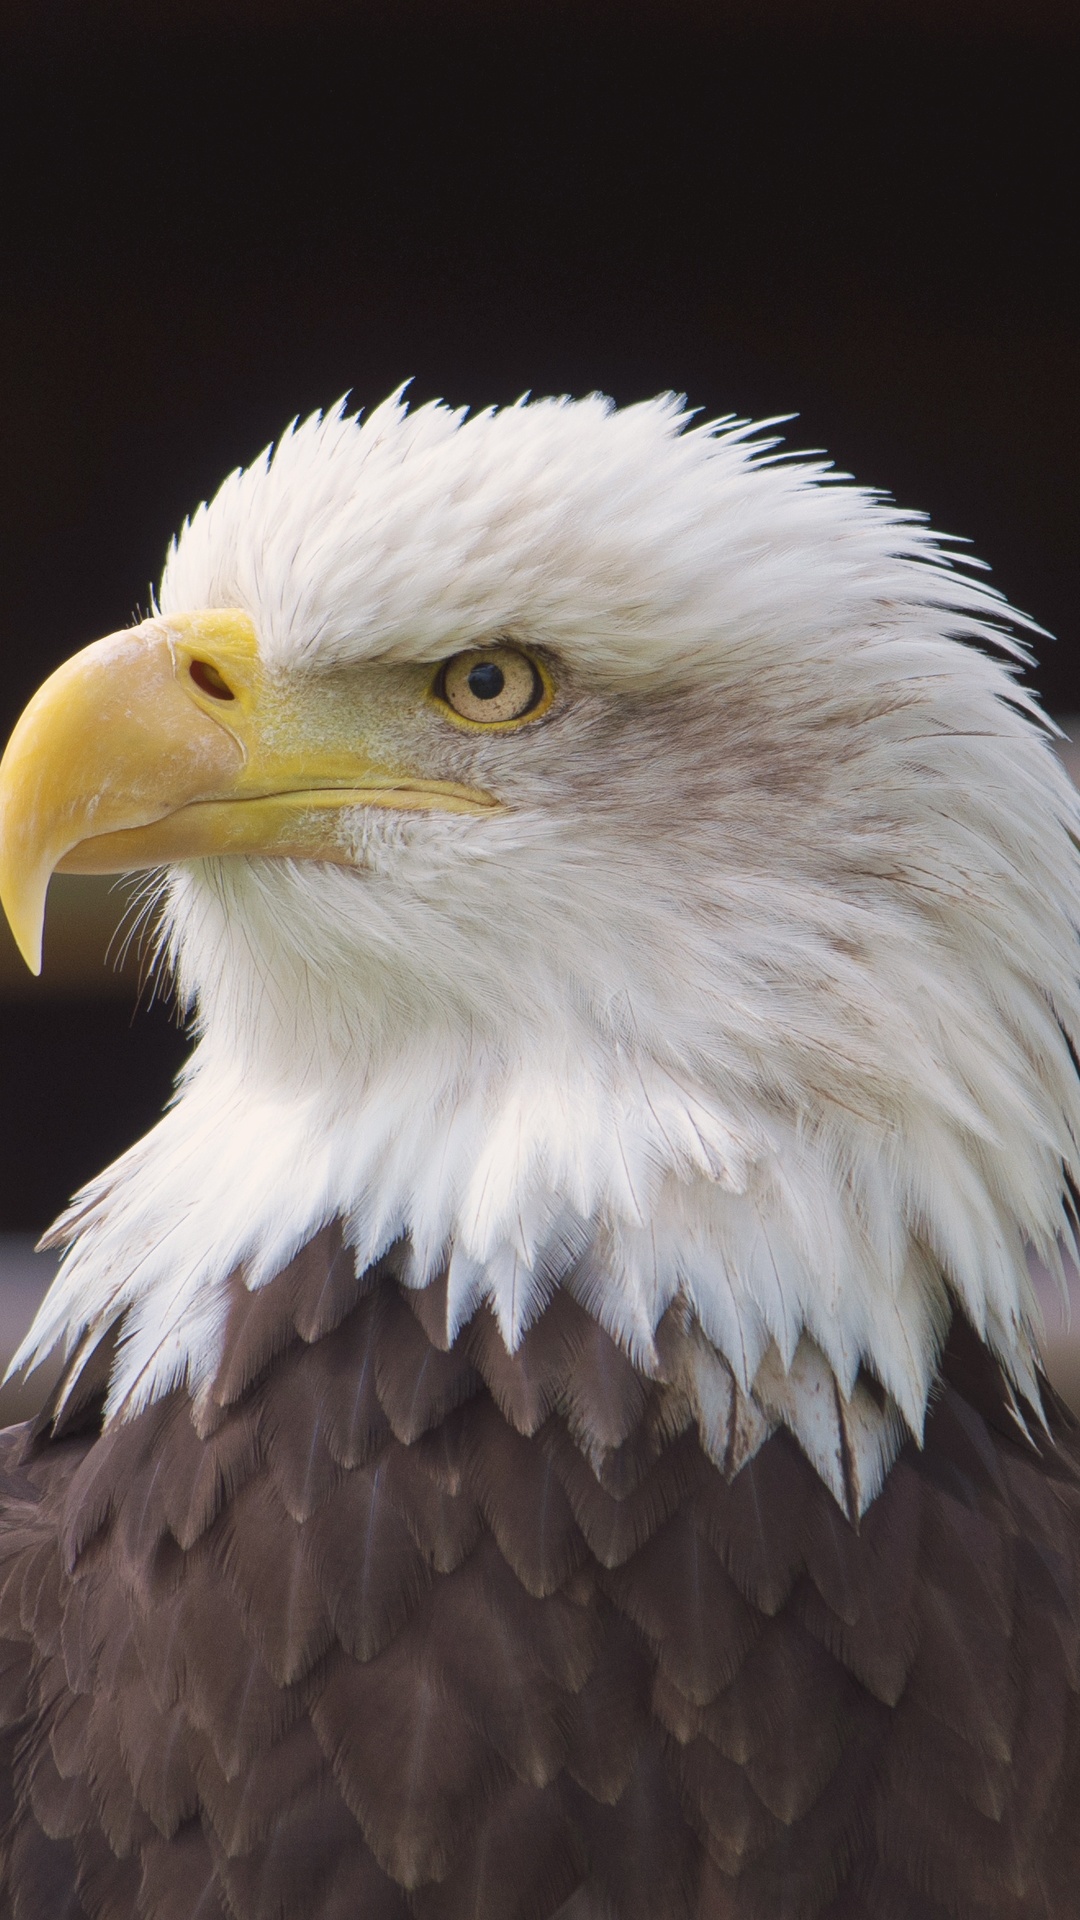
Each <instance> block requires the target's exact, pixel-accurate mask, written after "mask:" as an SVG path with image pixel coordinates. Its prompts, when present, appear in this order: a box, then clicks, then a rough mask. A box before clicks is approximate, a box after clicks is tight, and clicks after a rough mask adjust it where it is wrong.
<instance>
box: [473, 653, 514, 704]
mask: <svg viewBox="0 0 1080 1920" xmlns="http://www.w3.org/2000/svg"><path fill="white" fill-rule="evenodd" d="M505 685H506V675H505V673H504V672H503V670H502V668H501V667H497V666H496V665H495V662H494V661H493V660H480V661H478V662H477V664H476V666H475V667H470V669H469V692H470V693H472V694H475V695H476V698H477V699H478V700H494V699H496V698H497V696H498V695H499V694H500V693H501V692H502V690H503V688H504V687H505Z"/></svg>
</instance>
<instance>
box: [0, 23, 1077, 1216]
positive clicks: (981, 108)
mask: <svg viewBox="0 0 1080 1920" xmlns="http://www.w3.org/2000/svg"><path fill="white" fill-rule="evenodd" d="M1078 47H1080V9H1077V7H1076V5H1075V3H1074V0H1067V3H1066V0H1063V3H1062V4H1060V5H1057V4H1053V0H1043V3H1042V4H1039V0H968V4H959V3H955V4H954V3H953V0H936V4H933V5H931V4H929V0H927V3H926V4H923V5H918V4H907V5H900V4H895V5H893V4H888V0H879V3H878V4H877V5H874V4H873V3H872V0H862V3H861V4H858V5H856V4H850V5H847V4H840V5H837V4H833V5H830V4H828V3H827V0H825V3H823V4H819V5H813V6H811V5H798V4H793V3H790V0H789V4H787V5H783V4H773V3H770V0H756V4H749V3H747V4H744V5H725V4H723V0H713V4H710V5H705V4H701V5H697V6H695V5H693V4H690V3H689V0H687V4H680V3H679V0H666V4H664V5H659V4H657V5H653V6H649V5H635V4H633V0H623V4H620V5H617V6H616V5H601V4H599V3H598V0H576V3H575V4H574V5H556V4H549V5H543V4H539V3H535V4H530V0H516V4H513V5H504V6H499V5H496V4H494V0H492V3H491V4H488V5H483V4H475V5H466V4H456V5H455V4H450V3H449V0H447V3H445V4H442V5H439V4H435V3H434V0H431V4H426V5H425V4H420V0H398V4H396V5H389V4H388V5H385V6H365V5H352V6H349V5H344V4H329V3H328V0H323V3H322V4H320V0H304V4H303V5H302V6H301V5H298V4H289V0H278V4H274V3H273V0H250V3H249V4H247V5H243V4H236V3H235V0H233V3H230V0H213V4H210V0H206V4H205V5H199V4H196V3H194V0H190V3H189V4H181V0H175V3H173V4H169V0H154V3H153V4H152V5H151V4H149V3H148V0H141V4H136V0H132V4H130V5H127V6H124V5H114V6H111V7H110V6H104V5H94V4H93V0H78V4H75V3H74V0H72V4H59V3H58V0H34V4H33V5H32V6H31V5H29V4H27V5H26V6H18V5H12V4H11V3H10V0H8V5H7V6H6V8H5V10H4V11H3V13H2V14H0V156H2V158H0V166H2V181H0V224H2V247H0V273H2V293H0V384H2V393H3V398H2V409H0V420H2V431H3V443H2V455H0V501H2V506H0V535H2V543H3V552H2V556H0V647H2V656H0V657H2V661H3V674H2V681H0V728H2V730H3V733H4V735H5V736H6V732H7V730H8V728H9V726H10V724H11V722H12V721H13V720H14V718H15V716H16V714H17V712H18V711H19V709H20V707H21V705H22V703H23V702H24V700H25V699H26V697H27V696H28V695H29V694H30V693H31V691H32V690H33V688H34V687H35V685H36V684H37V683H38V682H39V680H40V679H41V677H42V676H43V675H44V674H45V673H47V672H48V671H49V670H50V669H51V668H52V667H53V666H54V665H56V664H57V663H58V662H59V661H60V660H61V659H62V658H63V657H64V656H65V655H67V654H68V653H70V652H71V651H72V650H73V649H74V648H76V647H78V646H81V645H83V644H84V643H85V642H87V641H89V640H90V639H92V638H95V637H96V636H98V635H99V634H102V633H105V632H107V631H109V630H110V629H112V628H115V627H117V626H119V625H121V624H123V623H125V622H126V621H127V620H128V619H129V617H130V616H131V615H132V613H133V612H136V611H137V610H139V609H145V608H146V606H147V602H148V595H149V583H150V582H151V581H152V580H153V579H154V578H155V577H156V576H157V574H158V572H159V569H160V565H161V560H162V556H163V552H164V548H165V544H166V541H167V539H168V537H169V535H170V533H171V531H172V530H173V529H174V528H175V527H176V526H177V524H178V523H179V521H180V520H181V518H182V516H183V515H184V513H185V512H186V511H187V510H189V509H190V508H191V507H192V506H194V505H195V504H196V503H197V502H198V501H199V500H200V499H201V498H202V497H203V495H204V494H205V493H206V492H207V491H208V490H212V489H213V488H214V487H215V486H216V484H217V483H218V481H219V480H220V479H221V478H222V476H223V475H224V473H225V472H226V471H227V470H228V469H229V468H230V467H231V466H233V465H235V464H236V463H237V462H240V461H245V460H247V459H249V458H250V457H251V456H252V455H253V454H255V453H257V452H258V451H259V449H260V448H261V447H262V446H263V445H264V444H265V443H266V442H267V441H268V440H269V439H270V438H271V437H272V436H273V435H274V434H275V433H276V432H278V431H279V430H280V428H281V427H282V426H283V424H284V423H285V422H286V421H287V420H288V419H289V418H290V417H291V416H292V415H293V414H295V413H304V412H306V411H308V410H310V409H312V408H315V407H318V406H320V405H324V404H327V403H329V402H332V401H334V400H335V399H336V398H337V397H338V396H339V395H341V394H342V393H344V392H346V391H347V390H351V392H352V393H353V395H354V397H355V399H356V400H357V401H358V402H361V403H368V402H371V401H374V400H377V399H379V398H380V397H382V396H383V395H384V394H385V393H386V392H387V391H388V390H389V389H390V388H391V387H393V386H395V385H396V384H397V383H398V382H399V381H400V380H402V379H404V378H406V377H407V376H410V375H411V376H413V377H414V382H415V384H414V388H413V391H414V393H415V394H416V396H417V397H418V398H427V397H429V396H431V395H434V394H442V395H445V396H446V397H447V398H448V399H450V400H452V401H455V402H469V403H470V404H472V405H474V406H479V405H483V404H486V403H488V402H491V401H508V400H512V399H514V398H515V397H516V396H517V395H518V394H519V393H521V392H522V391H523V390H524V389H526V388H531V389H533V390H534V391H538V392H546V391H551V390H555V391H559V392H562V391H570V392H573V393H581V392H584V391H587V390H589V389H591V388H594V387H600V388H603V389H604V390H605V391H607V392H608V393H611V394H613V395H614V396H615V397H616V398H617V399H618V400H620V401H628V400H633V399H635V398H638V397H640V396H642V395H647V394H651V393H653V392H655V391H657V390H658V389H661V388H667V387H674V388H677V389H680V390H684V391H686V392H687V393H688V394H689V395H690V396H691V398H692V400H693V402H694V403H695V404H697V405H699V406H701V407H702V408H704V409H705V410H706V412H707V413H711V414H715V413H726V412H731V411H734V412H737V413H740V414H753V415H761V414H776V413H788V412H793V413H797V414H798V416H799V418H798V420H797V421H796V422H795V423H794V424H793V425H792V426H791V427H790V428H789V430H788V431H789V434H790V436H791V438H792V440H793V442H794V443H795V444H797V445H800V446H810V447H825V448H828V450H829V451H830V453H831V454H832V455H833V456H834V458H835V459H836V461H837V463H838V465H839V466H840V467H842V468H844V469H846V470H849V471H852V472H854V473H855V474H857V475H858V477H859V478H860V479H861V480H863V481H865V482H868V483H870V484H872V485H876V486H881V487H885V488H888V489H890V490H891V491H892V492H894V493H895V494H896V496H897V497H898V499H899V500H900V501H902V502H903V503H904V504H905V505H909V506H917V507H922V508H925V509H927V510H928V511H929V513H930V514H931V516H932V518H933V520H934V521H935V523H936V524H937V525H938V526H939V527H941V528H943V529H945V530H947V531H949V532H951V533H957V534H962V535H965V536H967V537H968V538H969V539H970V540H971V541H972V543H973V545H974V547H975V549H976V551H977V552H979V553H980V554H982V555H983V556H984V557H986V558H987V559H989V560H990V561H991V562H992V564H993V568H994V576H993V577H994V579H995V580H996V582H997V583H998V585H999V586H1000V587H1001V588H1002V589H1003V590H1004V591H1005V592H1006V593H1007V594H1008V595H1009V596H1010V597H1011V598H1012V599H1014V600H1015V601H1016V602H1017V603H1018V604H1019V605H1020V606H1022V607H1024V608H1027V609H1029V610H1030V611H1031V612H1033V613H1034V614H1035V615H1036V616H1037V617H1038V619H1039V620H1040V621H1042V622H1043V624H1044V625H1045V626H1046V627H1047V628H1049V629H1050V630H1051V631H1052V632H1053V633H1055V634H1056V635H1057V636H1058V638H1057V640H1056V642H1055V643H1053V644H1051V643H1050V642H1045V643H1040V648H1039V652H1040V663H1039V666H1038V669H1037V673H1036V680H1037V683H1038V685H1039V687H1040V688H1041V690H1042V692H1043V694H1044V697H1045V700H1046V703H1047V705H1048V706H1049V708H1050V709H1051V711H1053V712H1055V713H1058V714H1061V715H1070V714H1072V713H1074V712H1076V711H1077V710H1080V657H1078V653H1077V604H1078V595H1077V584H1078V583H1077V573H1078V559H1077V539H1076V526H1077V505H1078V502H1077V488H1076V481H1075V470H1076V459H1077V453H1076V449H1077V444H1078V438H1080V436H1078V432H1077V428H1078V425H1080V421H1078V412H1080V408H1078V385H1080V380H1078V356H1077V325H1076V321H1077V296H1076V285H1075V283H1074V279H1073V267H1074V259H1073V256H1074V253H1075V245H1076V206H1075V200H1074V198H1073V180H1074V176H1075V174H1076V171H1077V169H1076V161H1077V154H1076V151H1075V149H1076V147H1077V145H1078V129H1080V115H1078V114H1077V111H1076V98H1077V78H1078V74H1077V65H1078V62H1077V52H1078ZM118 912H119V908H118V907H117V905H116V897H115V895H110V894H109V893H108V891H107V889H103V888H101V887H95V885H94V884H93V883H83V885H82V887H81V889H80V886H79V884H78V883H68V886H67V889H66V891H64V890H63V889H61V891H60V893H58V895H57V912H56V915H55V917H54V924H53V928H52V931H51V935H50V940H51V962H50V965H49V967H48V968H47V971H46V975H45V978H44V980H43V982H41V983H35V982H32V981H30V979H29V977H28V976H25V975H23V974H22V973H21V972H20V971H19V969H18V968H17V966H16V964H15V962H14V959H13V957H12V955H11V952H10V949H5V950H4V951H3V952H2V953H0V1049H2V1102H3V1105H2V1116H0V1229H3V1230H6V1231H7V1232H8V1233H14V1234H21V1235H26V1234H29V1233H31V1232H33V1231H36V1230H38V1229H40V1228H41V1227H42V1226H44V1225H45V1224H46V1222H47V1221H48V1220H49V1219H50V1218H51V1217H52V1215H53V1214H54V1213H55V1212H56V1211H57V1210H58V1208H59V1207H60V1206H61V1205H62V1204H63V1203H64V1201H65V1200H66V1198H67V1196H68V1195H69V1193H70V1192H71V1190H72V1189H73V1187H75V1186H76V1185H77V1184H78V1183H79V1182H80V1181H81V1180H83V1179H85V1178H86V1177H87V1176H88V1175H89V1174H91V1173H92V1172H94V1171H95V1170H96V1169H97V1168H98V1167H100V1166H101V1165H102V1164H103V1163H104V1162H105V1161H106V1160H107V1159H108V1158H109V1157H111V1156H112V1155H113V1154H115V1153H116V1152H117V1151H119V1150H120V1148H122V1147H123V1146H124V1145H125V1144H126V1143H127V1142H128V1141H130V1140H131V1139H132V1138H133V1137H134V1136H135V1135H136V1134H137V1133H138V1132H139V1131H141V1130H142V1129H143V1128H144V1127H145V1126H146V1125H147V1124H148V1123H149V1121H150V1120H151V1119H152V1117H153V1115H154V1114H155V1113H156V1112H157V1110H158V1109H159V1107H160V1104H161V1101H162V1100H163V1098H164V1097H165V1096H166V1095H167V1093H168V1090H169V1086H170V1083H171V1079H172V1075H173V1073H174V1071H175V1069H176V1066H177V1064H178V1062H179V1060H180V1058H181V1056H182V1052H183V1037H182V1035H181V1033H180V1032H179V1030H178V1028H177V1027H176V1025H175V1024H174V1023H171V1022H170V1018H169V1015H168V1012H167V1009H165V1008H163V1007H161V1006H158V1007H155V1008H154V1009H153V1010H151V1011H150V1012H141V1013H139V1014H137V1015H136V1013H135V999H136V982H135V974H136V969H134V968H132V967H129V968H128V969H127V971H125V972H122V973H121V974H119V975H116V974H114V973H113V972H111V971H110V970H109V969H108V968H107V967H106V966H105V965H104V963H103V955H104V952H105V948H106V946H107V943H108V934H109V923H110V916H111V918H112V919H113V920H114V919H115V918H116V915H117V913H118ZM10 1244H11V1246H13V1247H17V1245H22V1244H23V1243H22V1242H19V1243H16V1242H11V1243H10Z"/></svg>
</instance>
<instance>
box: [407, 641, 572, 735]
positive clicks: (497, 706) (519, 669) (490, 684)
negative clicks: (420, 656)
mask: <svg viewBox="0 0 1080 1920" xmlns="http://www.w3.org/2000/svg"><path fill="white" fill-rule="evenodd" d="M432 693H433V694H434V695H435V698H436V699H437V700H439V701H441V702H442V704H443V705H444V706H446V707H449V709H450V712H451V713H452V714H453V715H454V716H455V717H456V718H457V719H458V720H464V721H466V722H467V724H468V725H470V726H474V727H507V726H514V725H516V724H518V723H519V722H520V721H522V720H530V719H533V718H534V717H535V716H536V715H538V714H540V713H542V712H544V711H545V709H546V708H547V707H548V706H550V704H551V700H552V697H553V693H554V689H553V687H552V685H551V683H550V681H549V680H548V678H547V676H546V674H545V673H543V672H542V670H541V668H540V667H539V666H537V664H536V662H535V660H532V659H530V657H529V655H528V654H527V653H522V651H521V649H520V647H509V646H501V647H469V648H467V649H466V651H465V652H464V653H455V654H454V655H453V657H452V658H451V659H450V660H447V661H445V662H444V663H443V665H442V666H441V667H440V668H439V672H438V676H437V678H436V681H435V685H434V686H433V688H432Z"/></svg>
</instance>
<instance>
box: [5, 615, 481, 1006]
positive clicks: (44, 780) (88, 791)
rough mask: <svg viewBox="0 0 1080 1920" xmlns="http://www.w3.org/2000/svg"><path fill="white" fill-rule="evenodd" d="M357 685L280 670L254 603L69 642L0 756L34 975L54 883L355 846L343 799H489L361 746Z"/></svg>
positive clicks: (450, 803)
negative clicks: (69, 651) (212, 859)
mask: <svg viewBox="0 0 1080 1920" xmlns="http://www.w3.org/2000/svg"><path fill="white" fill-rule="evenodd" d="M363 722H364V715H363V711H362V708H361V707H360V705H359V702H358V699H357V694H356V689H355V686H354V685H353V684H351V683H349V684H346V683H345V682H344V681H343V679H342V678H341V677H340V676H339V677H338V678H337V679H330V678H326V679H319V678H317V677H315V676H310V677H307V678H302V677H301V676H298V675H293V676H288V677H287V676H274V675H272V674H270V673H268V671H267V670H266V669H265V668H264V667H263V666H262V665H261V664H260V661H259V657H258V646H257V641H256V635H255V629H254V626H253V625H252V622H251V621H250V620H249V618H248V616H247V615H246V614H243V613H236V612H231V611H230V612H220V613H219V612H205V613H195V614H186V615H183V616H178V617H172V616H170V617H169V618H162V619H157V620H146V621H144V622H143V624H142V625H141V626H138V627H132V628H130V629H128V630H127V631H126V632H124V633H114V634H111V635H110V636H109V638H108V639H106V640H98V641H97V642H96V643H95V644H94V645H93V646H91V647H86V648H85V649H84V650H83V652H82V653H77V654H76V655H75V656H74V658H73V659H71V660H68V661H67V662H66V663H65V664H64V666H62V667H60V668H58V670H57V671H56V673H54V674H53V675H52V676H51V678H50V679H48V680H46V682H45V684H44V686H42V687H41V688H40V689H39V690H38V692H37V693H36V694H35V695H34V698H33V699H32V700H31V702H30V704H29V706H28V707H27V708H26V711H25V712H24V713H23V715H22V717H21V719H20V720H19V722H18V724H17V725H16V728H15V731H14V733H13V734H12V736H11V739H10V740H9V742H8V746H7V751H6V752H5V754H4V757H3V760H2V761H0V902H2V904H3V907H4V911H5V913H6V914H7V917H8V920H9V921H10V923H11V929H12V932H13V933H14V935H15V939H16V940H17V942H18V945H19V949H20V951H21V953H22V955H23V958H24V959H25V961H26V963H27V966H28V967H30V969H31V971H32V972H34V973H40V971H41V935H42V926H43V923H44V917H45V896H46V893H47V891H48V886H49V880H50V878H51V877H52V875H53V873H55V872H56V870H57V869H58V868H60V869H62V870H63V871H64V872H66V873H125V872H129V871H131V870H132V869H134V868H138V867H156V866H160V865H162V864H163V863H165V862H168V861H171V860H188V859H193V858H197V857H198V856H200V855H205V854H224V853H247V854H273V855H278V856H281V857H287V858H292V859H309V860H330V861H336V862H338V863H342V864H348V863H349V862H350V861H351V859H352V858H353V853H352V850H351V842H350V835H349V833H348V831H347V830H346V827H345V823H344V819H343V810H344V809H345V808H349V807H357V806H384V807H401V808H406V809H411V810H415V809H427V808H439V809H441V810H442V811H444V812H451V813H485V812H491V811H494V810H497V808H498V802H497V801H496V800H495V799H494V798H493V797H492V796H491V795H490V794H487V793H483V792H481V791H480V790H479V789H477V788H474V787H466V786H461V785H458V784H457V783H456V782H454V781H449V780H427V779H421V778H419V777H417V776H416V775H414V774H413V773H411V772H409V771H408V770H407V769H405V768H401V767H395V766H394V765H392V764H387V762H386V761H385V760H384V759H381V758H379V757H378V756H376V755H375V754H373V753H372V752H371V751H370V750H369V749H367V748H366V747H365V743H364V739H363V732H364V725H363Z"/></svg>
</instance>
